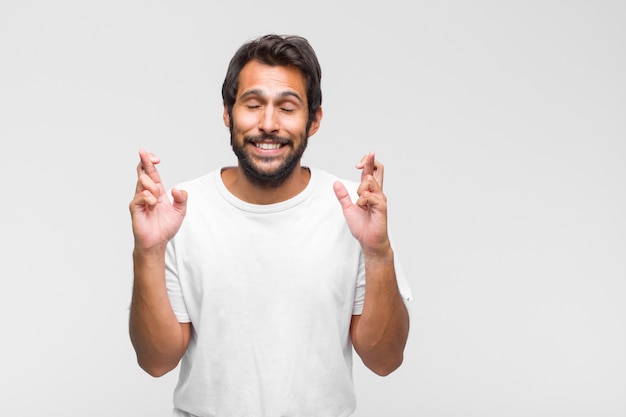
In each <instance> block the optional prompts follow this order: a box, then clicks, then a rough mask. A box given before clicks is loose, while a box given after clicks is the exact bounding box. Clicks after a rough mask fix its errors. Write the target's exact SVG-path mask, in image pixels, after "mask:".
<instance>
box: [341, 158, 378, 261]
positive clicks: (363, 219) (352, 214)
mask: <svg viewBox="0 0 626 417" xmlns="http://www.w3.org/2000/svg"><path fill="white" fill-rule="evenodd" d="M356 168H357V169H362V171H361V184H360V185H359V188H358V189H357V194H358V195H359V198H358V199H357V201H356V203H355V204H353V203H352V201H351V200H350V195H349V194H348V191H347V190H346V188H345V186H344V185H343V184H342V183H341V182H339V181H337V182H335V184H334V186H333V188H334V190H335V195H336V196H337V199H338V200H339V203H340V204H341V207H342V209H343V214H344V216H345V218H346V222H347V223H348V227H349V228H350V232H351V233H352V235H353V236H354V237H355V238H356V239H357V240H358V241H359V243H360V244H361V247H362V248H363V251H364V253H365V254H382V253H384V252H385V251H387V250H388V249H389V248H390V243H389V236H388V234H387V197H385V194H383V177H384V166H383V164H381V163H380V162H378V161H376V158H375V155H374V152H370V153H369V154H368V155H365V156H364V157H363V158H362V159H361V160H360V161H359V163H358V164H357V165H356Z"/></svg>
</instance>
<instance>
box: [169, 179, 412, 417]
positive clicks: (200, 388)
mask: <svg viewBox="0 0 626 417" xmlns="http://www.w3.org/2000/svg"><path fill="white" fill-rule="evenodd" d="M336 180H337V178H336V177H334V176H332V175H330V174H328V173H326V172H323V171H321V170H316V169H312V170H311V179H310V181H309V184H308V186H307V187H306V189H305V190H303V191H302V192H301V193H300V194H298V195H297V196H295V197H293V198H291V199H289V200H287V201H283V202H280V203H276V204H269V205H255V204H249V203H246V202H244V201H242V200H239V199H238V198H236V197H235V196H234V195H232V194H231V193H230V192H229V191H228V190H227V189H226V187H225V186H224V184H223V182H222V179H221V175H220V171H219V170H217V171H214V172H212V173H210V174H208V175H206V176H203V177H201V178H198V179H196V180H193V181H190V182H186V183H183V184H180V185H179V186H178V187H177V188H179V189H183V190H186V191H187V192H188V194H189V200H188V204H187V215H186V217H185V220H184V222H183V224H182V226H181V228H180V230H179V232H178V233H177V234H176V236H175V238H174V239H172V241H170V243H169V245H168V249H167V258H166V278H167V287H168V293H169V297H170V301H171V304H172V308H173V310H174V312H175V314H176V316H177V317H178V320H179V321H180V322H191V323H192V327H193V331H192V335H191V340H190V343H189V347H188V349H187V352H186V353H185V355H184V357H183V359H182V361H181V365H180V375H179V382H178V385H177V387H176V390H175V393H174V414H173V415H174V416H186V417H187V416H202V417H209V416H211V417H212V416H217V417H234V416H242V417H243V416H246V417H248V416H259V417H279V416H280V417H287V416H298V417H305V416H327V417H341V416H349V415H351V414H352V413H353V412H354V410H355V406H356V401H355V394H354V387H353V382H352V344H351V341H350V335H349V328H350V320H351V318H352V315H353V314H360V313H361V311H362V308H363V299H364V291H365V271H364V264H363V257H362V252H361V248H360V245H359V243H358V242H357V240H356V239H354V237H352V235H351V233H350V231H349V229H348V226H347V224H346V221H345V218H344V217H343V213H342V210H341V206H340V204H339V202H338V201H337V198H336V196H335V193H334V191H333V187H332V184H333V182H334V181H336ZM342 182H343V183H344V185H346V187H347V188H348V190H349V191H350V193H351V195H352V196H353V201H354V197H355V195H356V189H357V186H358V184H356V183H354V182H349V181H342ZM396 275H397V280H398V284H399V288H400V290H401V293H402V294H403V297H404V298H405V299H409V298H410V296H411V294H410V289H409V287H408V285H407V282H406V279H405V277H404V276H403V274H402V272H401V269H400V268H399V265H396Z"/></svg>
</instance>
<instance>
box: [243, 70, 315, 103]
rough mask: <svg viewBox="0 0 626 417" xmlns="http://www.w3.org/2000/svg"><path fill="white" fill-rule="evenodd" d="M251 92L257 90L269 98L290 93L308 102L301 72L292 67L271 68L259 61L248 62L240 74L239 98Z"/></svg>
mask: <svg viewBox="0 0 626 417" xmlns="http://www.w3.org/2000/svg"><path fill="white" fill-rule="evenodd" d="M251 90H257V91H259V92H261V93H262V94H264V95H268V96H274V95H280V94H281V93H284V92H287V91H290V92H293V93H296V94H297V95H298V96H300V97H301V99H302V100H303V101H306V83H305V81H304V76H303V75H302V73H301V72H300V70H298V69H297V68H294V67H290V66H278V65H277V66H271V65H266V64H262V63H260V62H259V61H250V62H248V63H247V64H246V65H245V66H244V67H243V69H242V70H241V73H240V74H239V88H238V90H237V97H238V98H239V97H241V95H242V94H245V93H246V92H247V91H251Z"/></svg>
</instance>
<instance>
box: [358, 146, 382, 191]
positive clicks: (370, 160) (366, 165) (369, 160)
mask: <svg viewBox="0 0 626 417" xmlns="http://www.w3.org/2000/svg"><path fill="white" fill-rule="evenodd" d="M356 167H357V168H360V169H363V171H361V180H363V179H364V178H365V177H366V176H368V175H373V176H374V179H375V180H376V182H378V184H379V185H380V188H381V189H382V187H383V178H384V166H383V164H381V163H380V162H379V161H377V160H376V155H375V153H374V152H370V153H369V154H367V155H365V156H364V157H363V158H362V159H361V160H360V161H359V163H358V164H357V166H356Z"/></svg>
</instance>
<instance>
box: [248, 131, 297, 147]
mask: <svg viewBox="0 0 626 417" xmlns="http://www.w3.org/2000/svg"><path fill="white" fill-rule="evenodd" d="M243 140H244V142H251V143H259V142H264V141H268V140H269V141H272V142H275V143H280V144H281V145H286V144H288V143H291V139H290V138H285V137H282V136H278V135H272V134H267V133H261V134H259V135H246V136H244V137H243Z"/></svg>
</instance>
